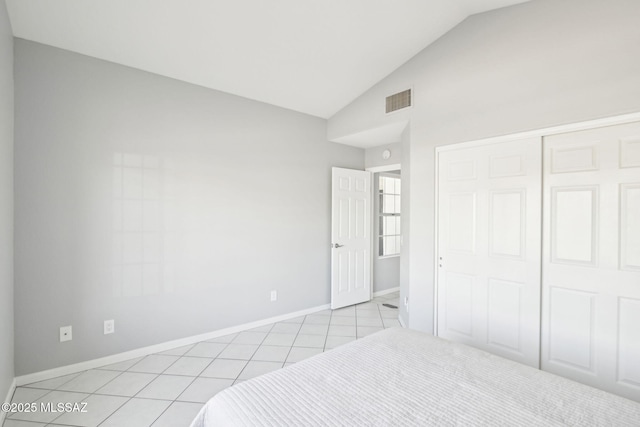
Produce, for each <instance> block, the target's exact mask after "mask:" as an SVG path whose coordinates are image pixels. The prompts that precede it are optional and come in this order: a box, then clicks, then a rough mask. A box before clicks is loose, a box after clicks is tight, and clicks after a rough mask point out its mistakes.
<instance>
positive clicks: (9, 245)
mask: <svg viewBox="0 0 640 427" xmlns="http://www.w3.org/2000/svg"><path fill="white" fill-rule="evenodd" d="M13 376H14V370H13V34H12V32H11V24H10V23H9V17H8V15H7V9H6V5H5V2H4V0H2V1H0V399H4V397H5V396H6V392H7V390H8V389H9V386H10V385H11V383H12V381H13Z"/></svg>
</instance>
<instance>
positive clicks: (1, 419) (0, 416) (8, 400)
mask: <svg viewBox="0 0 640 427" xmlns="http://www.w3.org/2000/svg"><path fill="white" fill-rule="evenodd" d="M14 391H16V379H15V378H14V379H13V381H11V385H10V386H9V390H8V391H7V397H5V398H4V400H3V401H2V402H6V403H11V399H12V398H13V392H14ZM2 402H0V403H2ZM6 416H7V413H6V412H5V411H0V426H1V425H2V423H4V419H5V418H6Z"/></svg>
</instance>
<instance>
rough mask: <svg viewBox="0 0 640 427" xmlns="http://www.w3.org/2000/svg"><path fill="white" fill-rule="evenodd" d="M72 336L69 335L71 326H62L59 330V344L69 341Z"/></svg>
mask: <svg viewBox="0 0 640 427" xmlns="http://www.w3.org/2000/svg"><path fill="white" fill-rule="evenodd" d="M72 339H73V336H72V334H71V326H63V327H61V328H60V342H65V341H71V340H72Z"/></svg>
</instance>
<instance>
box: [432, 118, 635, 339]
mask: <svg viewBox="0 0 640 427" xmlns="http://www.w3.org/2000/svg"><path fill="white" fill-rule="evenodd" d="M638 120H640V112H636V113H630V114H623V115H619V116H612V117H605V118H601V119H595V120H587V121H583V122H578V123H569V124H564V125H559V126H552V127H547V128H543V129H536V130H532V131H526V132H519V133H513V134H509V135H501V136H495V137H490V138H483V139H478V140H472V141H465V142H460V143H456V144H450V145H442V146H439V147H435V199H434V208H435V221H434V227H435V229H434V245H435V247H434V249H435V250H434V258H433V263H434V264H433V265H434V269H433V270H434V271H433V279H434V300H433V301H434V304H433V316H434V319H433V334H434V335H436V336H437V334H438V304H437V303H436V302H437V301H438V270H439V269H438V268H437V265H438V257H439V256H440V255H439V253H438V247H439V246H438V226H439V218H438V209H439V206H438V200H439V194H438V188H439V185H440V183H439V182H438V181H439V180H438V176H439V172H440V171H439V164H440V153H442V152H444V151H451V150H459V149H461V148H469V147H480V146H483V145H490V144H497V143H500V142H507V141H511V140H516V139H524V138H529V137H543V136H550V135H554V134H558V133H564V132H573V131H579V130H586V129H593V128H598V127H604V126H613V125H618V124H624V123H631V122H636V121H638Z"/></svg>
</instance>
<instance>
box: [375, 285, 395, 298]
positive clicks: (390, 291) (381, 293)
mask: <svg viewBox="0 0 640 427" xmlns="http://www.w3.org/2000/svg"><path fill="white" fill-rule="evenodd" d="M399 291H400V286H396V287H395V288H389V289H385V290H383V291H378V292H374V293H373V297H374V298H375V297H379V296H382V295H387V294H392V293H394V292H399Z"/></svg>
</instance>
